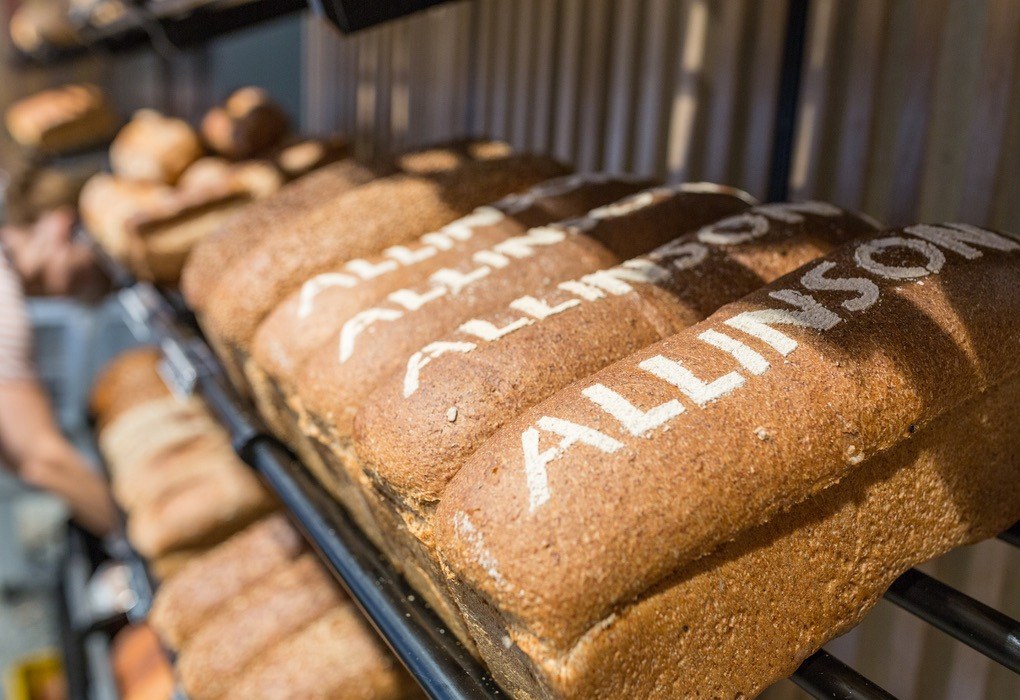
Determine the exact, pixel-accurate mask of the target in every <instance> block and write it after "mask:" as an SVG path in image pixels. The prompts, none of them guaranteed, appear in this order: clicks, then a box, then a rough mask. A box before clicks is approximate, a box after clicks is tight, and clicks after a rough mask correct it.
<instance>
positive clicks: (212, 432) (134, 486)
mask: <svg viewBox="0 0 1020 700" xmlns="http://www.w3.org/2000/svg"><path fill="white" fill-rule="evenodd" d="M193 425H194V423H191V424H189V425H186V426H184V425H182V424H181V423H169V424H168V425H167V428H168V429H169V430H168V432H169V433H171V435H175V436H176V439H173V440H171V441H169V442H167V443H166V446H165V447H164V448H163V449H161V450H160V451H159V452H156V453H155V454H152V455H151V456H150V457H149V458H148V459H146V460H145V461H144V462H136V463H134V464H131V465H129V466H128V467H127V468H119V469H116V478H115V479H114V481H113V484H112V490H113V496H114V498H115V499H116V501H117V503H118V504H120V507H121V508H122V509H123V510H124V511H125V512H127V513H131V512H132V511H134V510H135V509H136V508H144V507H146V505H147V504H149V503H152V502H155V501H158V500H159V499H160V498H161V497H162V496H163V495H164V494H166V493H169V492H171V491H173V490H174V489H176V488H178V487H179V486H181V485H183V484H186V483H188V482H189V481H191V480H193V479H194V478H195V477H196V476H200V475H202V474H204V473H205V472H206V471H207V470H208V469H209V463H210V459H215V458H216V457H219V456H222V454H223V446H224V444H226V443H227V442H228V438H227V436H226V435H225V434H224V433H223V431H222V430H220V429H219V427H218V426H215V425H210V424H208V423H205V422H204V421H203V422H202V423H200V424H199V425H198V426H197V427H195V428H194V429H192V426H193ZM114 461H117V460H116V456H114Z"/></svg>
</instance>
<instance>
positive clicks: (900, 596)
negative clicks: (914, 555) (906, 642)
mask: <svg viewBox="0 0 1020 700" xmlns="http://www.w3.org/2000/svg"><path fill="white" fill-rule="evenodd" d="M1014 530H1016V526H1014V527H1013V528H1011V530H1010V531H1011V532H1012V531H1014ZM885 597H886V599H887V600H889V601H891V602H893V603H895V604H896V605H898V606H900V607H901V608H903V609H904V610H906V611H907V612H910V613H912V614H914V615H916V616H917V617H919V618H921V619H922V620H924V621H925V622H927V623H929V624H931V625H933V626H935V627H937V628H938V629H940V630H942V631H943V632H945V633H946V634H949V635H950V636H952V637H954V638H955V639H957V640H959V641H961V642H963V643H964V644H966V645H968V646H970V647H973V648H974V649H977V650H978V651H979V652H981V653H982V654H984V655H985V656H987V657H988V658H990V659H993V660H994V661H997V662H999V663H1000V664H1002V665H1003V666H1005V667H1006V668H1008V669H1010V670H1011V671H1013V672H1014V673H1020V622H1017V621H1016V620H1014V619H1012V618H1010V617H1009V616H1008V615H1004V614H1003V613H1001V612H999V611H998V610H995V609H993V608H990V607H988V606H987V605H985V604H984V603H981V602H979V601H977V600H974V599H973V598H971V597H970V596H968V595H965V594H963V593H961V592H960V591H958V590H956V589H955V588H952V587H950V586H947V585H946V584H944V583H942V582H941V581H938V580H937V579H934V578H932V577H931V576H928V575H927V574H923V573H921V572H920V571H918V570H916V569H911V570H910V571H908V572H907V573H905V574H903V575H902V576H900V577H899V578H898V579H896V581H895V582H894V583H893V585H892V586H890V587H889V590H888V591H887V592H886V594H885Z"/></svg>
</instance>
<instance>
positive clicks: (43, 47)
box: [7, 0, 81, 55]
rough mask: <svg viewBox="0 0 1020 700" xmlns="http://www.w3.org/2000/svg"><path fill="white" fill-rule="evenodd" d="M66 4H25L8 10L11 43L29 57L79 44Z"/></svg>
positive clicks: (32, 0) (62, 0) (40, 0)
mask: <svg viewBox="0 0 1020 700" xmlns="http://www.w3.org/2000/svg"><path fill="white" fill-rule="evenodd" d="M69 4H70V3H69V2H68V1H67V0H25V2H22V3H19V4H18V5H17V6H16V7H14V8H13V9H12V12H11V14H10V21H9V22H8V25H7V31H8V33H9V34H10V36H11V43H12V44H14V45H15V46H17V47H18V48H19V49H20V50H22V51H24V52H26V53H29V54H43V55H45V52H46V51H47V50H49V49H54V48H56V49H68V48H72V47H75V46H79V45H80V44H81V38H80V37H79V36H78V30H77V27H75V25H74V24H72V23H71V20H70V17H69V16H68V9H69V8H68V5H69Z"/></svg>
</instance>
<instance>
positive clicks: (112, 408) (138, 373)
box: [89, 346, 170, 432]
mask: <svg viewBox="0 0 1020 700" xmlns="http://www.w3.org/2000/svg"><path fill="white" fill-rule="evenodd" d="M159 361H160V353H159V350H157V349H156V348H154V347H148V346H146V347H140V348H135V349H133V350H127V351H125V352H123V353H121V354H120V355H118V356H117V357H116V358H115V359H114V360H113V361H112V362H110V363H109V364H108V365H106V366H105V367H104V368H103V369H102V370H101V371H100V372H99V374H98V375H97V376H96V379H95V381H94V382H93V383H92V391H91V393H90V394H89V415H91V416H92V417H93V418H94V420H95V421H96V427H97V429H98V431H99V432H102V430H103V427H104V426H106V425H107V424H108V423H110V422H111V421H113V420H114V419H115V418H117V417H118V416H119V415H120V414H122V413H124V412H125V411H128V410H130V409H132V408H134V407H135V406H137V405H139V404H143V403H146V402H148V401H152V400H155V399H161V398H165V397H167V396H169V395H170V390H169V389H167V387H166V384H165V383H163V380H162V379H161V378H160V376H159V374H157V367H158V366H159Z"/></svg>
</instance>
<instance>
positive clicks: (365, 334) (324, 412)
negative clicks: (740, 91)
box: [290, 187, 747, 636]
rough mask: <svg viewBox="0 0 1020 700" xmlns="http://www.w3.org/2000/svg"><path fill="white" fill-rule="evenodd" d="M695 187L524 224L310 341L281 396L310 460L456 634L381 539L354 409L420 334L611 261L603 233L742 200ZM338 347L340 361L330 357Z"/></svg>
mask: <svg viewBox="0 0 1020 700" xmlns="http://www.w3.org/2000/svg"><path fill="white" fill-rule="evenodd" d="M696 189H697V190H698V191H696V192H691V191H682V192H674V191H672V190H661V189H656V190H649V191H645V192H642V193H639V194H636V195H632V196H630V197H627V198H625V199H623V200H620V201H618V202H616V203H613V204H610V205H607V206H604V207H599V208H598V209H596V210H593V211H592V212H589V214H588V215H587V216H586V217H584V218H582V219H575V220H573V221H571V222H561V223H560V224H553V225H551V226H546V227H539V228H536V229H532V230H530V231H529V232H528V233H527V234H525V235H523V236H519V237H516V238H513V239H508V240H506V241H504V242H503V243H500V244H497V245H496V246H494V247H493V248H492V249H490V250H487V251H481V252H478V253H475V254H474V255H472V256H471V258H470V259H468V260H465V261H463V262H462V263H460V264H459V265H456V266H454V267H452V268H450V269H448V270H446V271H445V275H444V276H443V277H441V278H435V279H433V283H432V284H429V285H422V286H420V287H418V288H415V289H410V290H402V291H401V292H398V293H395V294H393V295H391V296H390V298H389V299H388V300H387V301H386V302H385V303H384V304H381V305H380V306H378V307H377V308H375V309H369V310H365V311H363V312H360V313H359V314H358V316H357V317H355V318H353V319H351V321H349V322H348V323H347V324H345V326H344V329H343V330H342V331H341V333H340V342H339V344H337V343H336V342H333V341H331V342H328V343H327V344H325V345H324V346H323V347H321V348H319V349H318V350H317V351H316V353H315V354H313V355H312V356H310V358H309V360H308V362H307V363H306V364H305V366H304V368H303V369H302V371H301V375H300V377H299V379H298V381H297V387H298V392H297V394H296V395H293V396H292V397H290V402H291V408H292V410H294V411H295V412H297V413H298V414H299V415H300V416H301V426H302V429H303V430H304V432H305V433H306V434H308V435H309V436H310V437H312V438H313V439H314V440H315V441H316V443H313V444H315V445H316V447H317V448H318V450H317V451H318V456H319V460H318V463H317V467H318V468H324V469H325V470H326V477H327V478H326V480H325V481H324V483H325V484H326V485H327V488H329V489H330V492H331V493H332V494H334V495H335V496H336V497H337V498H338V499H340V500H341V502H342V503H344V504H345V505H346V506H347V508H348V509H349V510H350V511H351V512H352V514H354V516H355V518H356V519H357V520H358V522H359V524H363V526H364V527H366V528H367V529H369V530H370V531H374V534H375V535H376V537H377V539H380V540H381V545H382V547H383V550H384V551H386V552H388V553H391V554H392V555H393V557H392V558H393V560H394V561H398V562H402V565H404V566H405V574H406V575H407V577H408V578H409V579H410V580H411V581H412V583H413V584H414V585H416V586H418V587H419V589H420V590H421V591H422V594H423V595H424V596H425V597H426V598H427V599H428V600H429V602H430V603H432V604H433V606H434V607H435V608H436V609H437V611H438V612H439V613H440V615H441V616H442V617H443V619H444V621H445V622H446V623H447V624H448V625H449V626H450V627H451V629H453V630H454V631H455V632H456V633H458V635H460V636H463V629H462V627H460V626H458V616H457V614H456V612H455V611H454V609H453V608H452V606H451V605H450V604H449V601H448V600H447V597H446V596H445V595H444V593H443V591H442V590H441V589H440V588H438V587H435V586H433V578H434V577H433V576H431V575H429V573H428V572H425V571H421V570H419V569H418V568H417V567H416V563H415V562H414V561H413V560H410V561H408V560H403V559H402V558H401V557H400V556H398V553H397V551H396V550H395V549H393V548H391V547H390V546H389V544H388V543H389V542H393V541H396V540H397V537H396V536H395V535H393V534H392V533H390V534H387V530H392V528H393V527H394V526H399V523H390V522H375V518H374V517H373V516H372V514H371V509H372V506H371V505H370V504H368V503H366V502H365V496H366V495H370V494H371V490H370V489H369V488H368V486H367V484H365V483H364V475H363V473H362V471H361V467H360V465H359V463H358V460H357V457H356V455H355V454H354V451H353V434H352V428H353V420H354V416H355V414H356V413H357V411H358V409H359V407H360V406H361V404H362V403H363V402H364V401H365V399H366V398H367V397H368V396H369V395H370V394H371V392H372V391H373V390H374V388H375V387H376V386H377V385H378V384H379V383H380V382H381V381H383V380H385V379H386V377H387V376H388V375H389V374H391V373H393V372H394V371H397V370H399V369H400V368H401V367H402V366H403V365H404V364H405V363H406V362H407V360H408V358H409V357H410V355H411V354H412V353H413V352H414V350H415V349H416V348H418V347H421V345H422V344H423V343H425V342H428V341H429V340H432V339H434V338H436V337H439V336H441V335H442V334H443V333H445V332H449V331H450V330H451V329H453V328H456V327H457V326H458V325H459V324H460V323H461V322H463V321H465V320H467V319H468V318H470V317H472V316H474V315H476V314H479V313H485V312H487V311H488V310H491V309H494V308H499V307H500V306H502V305H504V304H506V303H507V302H508V301H510V300H511V299H513V298H514V297H517V296H519V295H521V294H523V293H526V292H532V291H540V290H542V289H543V288H546V287H549V286H551V285H554V284H556V283H557V282H559V281H562V280H566V279H570V278H573V277H577V276H580V275H582V274H586V273H590V272H594V271H596V270H599V269H603V268H605V267H608V266H610V265H612V264H613V263H615V262H619V258H618V257H617V256H616V255H615V251H612V249H608V248H607V246H606V245H604V244H603V243H602V241H606V242H607V243H609V244H613V245H618V246H619V247H620V248H621V249H623V250H626V251H628V252H629V251H631V250H634V249H645V250H647V249H649V248H654V247H655V246H656V245H658V244H660V243H662V242H663V240H664V238H665V237H666V236H668V235H673V233H674V232H675V231H676V230H677V228H680V229H681V230H688V228H697V227H700V226H701V225H702V224H704V223H707V222H709V221H712V220H714V219H715V218H718V215H719V214H720V213H723V214H726V213H733V212H735V211H740V210H742V209H745V208H746V206H747V201H746V200H745V197H746V195H742V193H741V195H742V196H737V195H736V194H734V192H733V191H732V190H728V189H727V190H722V191H720V190H721V188H707V187H699V188H696ZM706 189H708V190H709V191H704V190H706ZM685 227H687V228H685ZM582 231H583V233H582ZM504 260H505V262H504ZM447 278H449V279H451V280H453V281H450V282H449V285H450V286H445V285H444V284H442V283H441V281H442V279H447ZM461 282H463V283H461ZM419 301H420V302H421V303H420V304H419V303H418V302H419ZM366 319H367V320H368V322H367V323H365V324H362V323H361V322H362V320H366ZM351 329H353V331H352V332H350V333H348V331H351ZM338 346H339V347H338ZM338 349H339V354H340V357H341V358H344V360H343V362H338V359H337V355H338ZM345 352H347V353H349V355H348V356H347V357H344V353H345ZM379 526H381V527H382V532H381V533H380V532H379Z"/></svg>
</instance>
